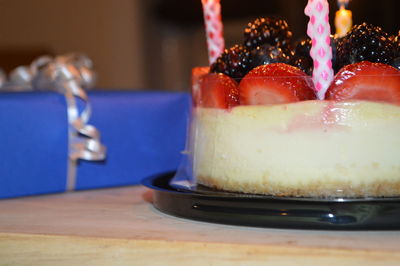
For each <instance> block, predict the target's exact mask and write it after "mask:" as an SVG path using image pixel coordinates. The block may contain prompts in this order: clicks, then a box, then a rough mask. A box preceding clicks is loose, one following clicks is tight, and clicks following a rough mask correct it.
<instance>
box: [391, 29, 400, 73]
mask: <svg viewBox="0 0 400 266" xmlns="http://www.w3.org/2000/svg"><path fill="white" fill-rule="evenodd" d="M392 43H393V49H394V51H395V55H394V58H393V60H392V61H391V62H390V65H391V66H393V67H395V68H397V69H398V70H400V31H399V33H398V34H397V36H393V38H392Z"/></svg>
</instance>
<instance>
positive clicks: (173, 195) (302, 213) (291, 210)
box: [142, 172, 400, 230]
mask: <svg viewBox="0 0 400 266" xmlns="http://www.w3.org/2000/svg"><path fill="white" fill-rule="evenodd" d="M174 174H175V173H174V172H171V173H164V174H160V175H155V176H152V177H149V178H146V179H144V180H143V181H142V184H143V185H145V186H147V187H149V188H151V189H153V190H154V197H153V204H154V206H155V207H156V208H157V209H159V210H161V211H162V212H165V213H168V214H172V215H174V216H178V217H183V218H189V219H194V220H200V221H207V222H214V223H223V224H232V225H244V226H257V227H275V228H303V229H342V230H372V229H374V230H389V229H400V198H366V199H365V198H363V199H354V198H353V199H315V198H289V197H288V198H282V197H272V196H263V195H253V194H241V193H230V192H224V191H217V190H212V189H208V188H205V187H198V188H196V189H195V190H179V189H176V188H173V187H171V186H170V185H169V182H170V180H171V179H172V178H173V176H174Z"/></svg>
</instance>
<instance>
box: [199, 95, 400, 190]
mask: <svg viewBox="0 0 400 266" xmlns="http://www.w3.org/2000/svg"><path fill="white" fill-rule="evenodd" d="M194 123H195V127H196V130H195V138H194V142H195V143H194V154H193V159H194V160H193V167H194V175H195V176H197V177H199V178H200V179H201V180H200V183H206V185H212V186H216V187H218V188H220V189H227V190H235V191H244V192H253V193H271V191H270V190H269V187H272V188H274V189H275V190H285V189H286V188H288V189H289V190H290V189H292V190H296V189H298V188H302V189H307V186H310V189H312V187H313V186H314V187H315V185H316V187H318V188H319V189H321V187H322V188H323V187H324V185H325V184H328V186H330V189H331V188H332V187H333V186H336V187H337V189H338V191H340V190H341V186H342V184H343V186H347V188H348V187H349V186H350V188H352V187H353V186H354V188H356V187H357V186H361V187H364V188H365V187H366V186H368V185H369V184H373V185H375V186H376V184H377V183H378V184H379V183H382V184H392V183H396V182H400V107H398V106H394V105H390V104H382V103H373V102H366V101H352V102H330V101H304V102H298V103H292V104H282V105H270V106H237V107H235V108H233V109H232V110H222V109H213V108H196V109H195V111H194ZM210 180H211V181H212V182H211V184H207V183H210ZM202 181H203V182H202ZM259 186H260V187H259ZM266 188H267V189H266ZM265 189H266V190H265ZM275 192H276V194H282V193H283V194H285V191H275ZM275 192H273V193H272V194H275ZM327 193H331V192H329V191H328V192H327ZM358 193H360V192H358ZM322 194H323V193H322Z"/></svg>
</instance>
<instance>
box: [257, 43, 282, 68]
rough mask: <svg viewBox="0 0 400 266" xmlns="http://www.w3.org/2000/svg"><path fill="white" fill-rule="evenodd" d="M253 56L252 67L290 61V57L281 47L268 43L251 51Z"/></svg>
mask: <svg viewBox="0 0 400 266" xmlns="http://www.w3.org/2000/svg"><path fill="white" fill-rule="evenodd" d="M250 54H251V58H252V60H251V61H252V68H255V67H257V66H261V65H268V64H272V63H288V62H289V57H288V56H287V55H286V54H285V53H284V52H283V51H282V49H281V48H277V47H273V46H271V45H268V44H264V45H262V46H258V47H257V48H256V49H253V50H251V52H250Z"/></svg>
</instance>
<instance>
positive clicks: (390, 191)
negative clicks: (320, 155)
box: [197, 176, 400, 198]
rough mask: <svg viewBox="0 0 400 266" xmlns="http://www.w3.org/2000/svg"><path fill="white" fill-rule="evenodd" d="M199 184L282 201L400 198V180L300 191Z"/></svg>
mask: <svg viewBox="0 0 400 266" xmlns="http://www.w3.org/2000/svg"><path fill="white" fill-rule="evenodd" d="M197 183H199V184H201V185H204V186H207V187H211V188H214V189H218V190H223V191H230V192H240V193H251V194H262V195H271V196H279V197H319V198H335V197H336V198H337V197H349V198H365V197H398V196H400V179H399V180H396V181H379V182H372V183H361V184H359V185H354V184H353V183H352V182H351V181H348V182H338V181H335V180H323V181H321V180H319V181H315V182H309V183H304V184H302V185H298V186H296V187H294V186H293V187H288V186H282V185H281V184H279V183H277V182H276V183H274V182H268V183H250V182H246V180H243V181H241V182H238V181H237V180H229V181H228V182H226V181H221V180H219V179H218V178H213V177H204V176H198V177H197Z"/></svg>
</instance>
